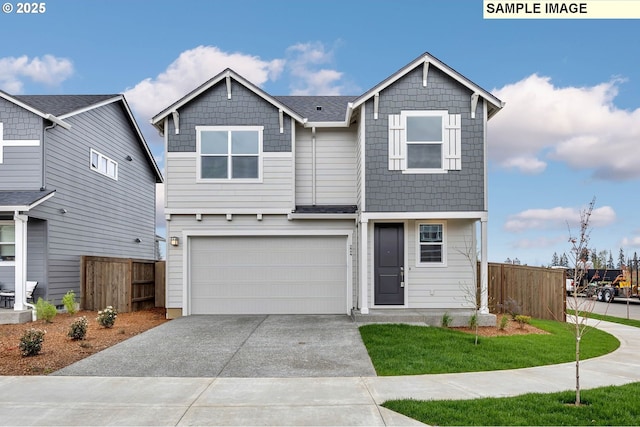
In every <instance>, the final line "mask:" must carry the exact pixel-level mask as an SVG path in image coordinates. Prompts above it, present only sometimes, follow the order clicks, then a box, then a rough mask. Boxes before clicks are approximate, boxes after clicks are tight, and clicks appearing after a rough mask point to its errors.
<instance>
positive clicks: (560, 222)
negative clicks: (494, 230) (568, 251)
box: [504, 206, 616, 233]
mask: <svg viewBox="0 0 640 427" xmlns="http://www.w3.org/2000/svg"><path fill="white" fill-rule="evenodd" d="M580 214H581V210H580V209H576V208H565V207H555V208H551V209H528V210H525V211H522V212H520V213H517V214H515V215H511V216H510V217H509V219H508V220H507V222H506V223H505V224H504V229H505V230H506V231H511V232H514V233H519V232H523V231H526V230H549V229H561V228H564V229H567V227H576V226H577V225H579V224H580ZM615 220H616V213H615V211H614V210H613V208H611V207H610V206H602V207H600V208H597V209H594V210H593V212H592V213H591V218H590V219H589V225H590V226H592V227H603V226H606V225H609V224H612V223H613V222H614V221H615Z"/></svg>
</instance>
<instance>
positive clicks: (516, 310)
mask: <svg viewBox="0 0 640 427" xmlns="http://www.w3.org/2000/svg"><path fill="white" fill-rule="evenodd" d="M499 306H500V308H501V309H502V312H503V313H508V314H509V315H510V316H511V318H512V319H514V320H515V318H516V316H518V315H519V314H522V307H520V304H519V303H518V301H516V300H514V299H513V298H507V299H506V300H505V301H504V304H500V305H499Z"/></svg>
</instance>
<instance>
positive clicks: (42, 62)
mask: <svg viewBox="0 0 640 427" xmlns="http://www.w3.org/2000/svg"><path fill="white" fill-rule="evenodd" d="M73 71H74V70H73V63H72V62H71V61H70V60H69V59H66V58H57V57H55V56H53V55H44V56H43V57H42V58H39V57H35V58H29V57H28V56H26V55H23V56H20V57H17V58H15V57H7V58H0V89H2V90H4V91H7V92H9V93H12V94H19V93H22V90H23V88H24V80H25V79H29V80H31V81H33V82H36V83H42V84H45V85H48V86H55V85H58V84H60V83H62V82H63V81H64V80H66V79H67V78H69V77H70V76H71V75H72V74H73Z"/></svg>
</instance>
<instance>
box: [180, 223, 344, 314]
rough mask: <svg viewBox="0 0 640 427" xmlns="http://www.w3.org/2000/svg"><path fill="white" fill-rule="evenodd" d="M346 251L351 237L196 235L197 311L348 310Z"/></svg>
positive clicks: (193, 293)
mask: <svg viewBox="0 0 640 427" xmlns="http://www.w3.org/2000/svg"><path fill="white" fill-rule="evenodd" d="M346 251H347V238H346V237H345V236H278V237H274V236H268V237H266V236H256V237H253V236H246V237H245V236H233V237H231V236H221V237H191V238H190V264H191V272H190V273H191V276H190V277H191V283H190V290H191V292H190V293H191V313H192V314H343V313H346V312H347V252H346Z"/></svg>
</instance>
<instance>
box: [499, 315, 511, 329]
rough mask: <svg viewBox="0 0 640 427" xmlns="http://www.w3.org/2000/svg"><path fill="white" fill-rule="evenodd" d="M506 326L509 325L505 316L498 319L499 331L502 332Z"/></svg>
mask: <svg viewBox="0 0 640 427" xmlns="http://www.w3.org/2000/svg"><path fill="white" fill-rule="evenodd" d="M507 324H509V318H508V317H507V316H502V317H501V318H500V326H498V328H500V330H501V331H504V329H505V328H506V327H507Z"/></svg>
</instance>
